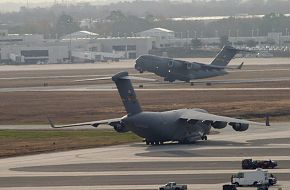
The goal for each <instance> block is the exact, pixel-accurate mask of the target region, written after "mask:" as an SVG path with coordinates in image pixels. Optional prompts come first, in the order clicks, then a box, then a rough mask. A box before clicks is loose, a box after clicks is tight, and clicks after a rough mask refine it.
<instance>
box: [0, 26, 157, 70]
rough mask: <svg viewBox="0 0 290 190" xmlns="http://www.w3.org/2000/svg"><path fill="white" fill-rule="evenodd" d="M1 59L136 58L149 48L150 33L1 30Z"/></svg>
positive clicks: (41, 61)
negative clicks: (53, 34) (48, 34)
mask: <svg viewBox="0 0 290 190" xmlns="http://www.w3.org/2000/svg"><path fill="white" fill-rule="evenodd" d="M0 34H1V35H0V63H2V64H49V63H70V62H77V63H82V62H98V61H107V60H119V59H136V58H137V57H138V56H140V55H142V54H147V53H148V52H149V50H151V49H152V43H153V41H154V38H152V37H107V38H99V37H98V35H97V34H94V33H90V32H87V31H79V32H75V33H72V34H69V35H66V36H64V37H63V38H61V39H44V37H43V35H39V34H27V35H18V34H9V33H8V31H7V30H1V31H0Z"/></svg>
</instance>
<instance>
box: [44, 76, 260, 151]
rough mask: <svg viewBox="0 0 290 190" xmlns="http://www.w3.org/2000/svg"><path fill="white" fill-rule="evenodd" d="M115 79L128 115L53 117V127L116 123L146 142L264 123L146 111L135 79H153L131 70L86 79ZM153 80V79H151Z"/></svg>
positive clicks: (189, 138) (193, 112)
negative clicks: (72, 120) (77, 119)
mask: <svg viewBox="0 0 290 190" xmlns="http://www.w3.org/2000/svg"><path fill="white" fill-rule="evenodd" d="M100 79H112V80H113V81H114V82H115V83H116V86H117V88H118V91H119V94H120V96H121V100H122V101H123V104H124V106H125V109H126V111H127V115H125V116H123V117H121V118H114V119H107V120H101V121H91V122H85V123H76V124H70V125H63V126H55V125H54V124H53V123H52V121H51V120H50V119H49V122H50V125H51V126H52V127H53V128H65V127H76V126H84V125H91V126H93V127H98V126H99V125H100V124H107V125H110V126H112V127H113V128H114V129H115V130H116V131H117V132H119V133H124V132H128V131H132V132H133V133H135V134H136V135H138V136H140V137H142V138H144V139H145V142H146V144H147V145H148V144H152V145H153V144H163V143H164V142H167V141H178V142H180V143H192V142H194V141H197V140H207V135H208V134H209V132H210V129H211V128H212V127H213V128H215V129H222V128H225V127H226V126H227V125H230V126H232V128H233V129H234V130H235V131H246V130H247V129H248V128H249V125H250V124H256V125H264V124H261V123H257V122H252V121H247V120H243V119H235V118H230V117H224V116H218V115H213V114H210V113H208V112H207V111H206V110H202V109H178V110H171V111H165V112H144V111H142V108H141V106H140V104H139V102H138V99H137V97H136V94H135V91H134V88H133V86H132V83H131V79H136V80H150V79H145V78H141V77H135V76H129V75H128V72H120V73H118V74H116V75H114V76H113V77H104V78H97V79H86V80H81V81H88V80H89V81H92V80H100ZM151 80H152V79H151Z"/></svg>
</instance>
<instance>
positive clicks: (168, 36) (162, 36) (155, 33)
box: [137, 28, 175, 48]
mask: <svg viewBox="0 0 290 190" xmlns="http://www.w3.org/2000/svg"><path fill="white" fill-rule="evenodd" d="M137 35H138V36H141V37H153V38H154V41H153V47H154V48H164V47H170V44H171V43H172V42H171V41H172V40H173V39H175V34H174V31H172V30H167V29H165V28H152V29H149V30H145V31H143V32H139V33H137Z"/></svg>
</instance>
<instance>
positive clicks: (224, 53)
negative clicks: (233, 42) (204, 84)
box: [211, 46, 240, 66]
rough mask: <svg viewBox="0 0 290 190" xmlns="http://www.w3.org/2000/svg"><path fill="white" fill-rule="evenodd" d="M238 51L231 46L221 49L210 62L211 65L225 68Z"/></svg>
mask: <svg viewBox="0 0 290 190" xmlns="http://www.w3.org/2000/svg"><path fill="white" fill-rule="evenodd" d="M239 51H240V50H238V49H235V48H233V47H231V46H224V47H223V49H222V50H221V51H220V52H219V53H218V54H217V56H216V57H215V58H214V60H213V61H212V62H211V65H216V66H227V65H228V64H229V62H230V61H231V60H232V59H233V57H234V56H235V55H236V54H237V53H238V52H239Z"/></svg>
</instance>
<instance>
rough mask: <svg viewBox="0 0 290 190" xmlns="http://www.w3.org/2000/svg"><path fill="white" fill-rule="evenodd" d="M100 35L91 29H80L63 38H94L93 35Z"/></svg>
mask: <svg viewBox="0 0 290 190" xmlns="http://www.w3.org/2000/svg"><path fill="white" fill-rule="evenodd" d="M98 35H99V34H96V33H93V32H89V31H78V32H74V33H71V34H67V35H65V36H63V37H62V39H70V38H74V39H77V38H92V37H97V36H98Z"/></svg>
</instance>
